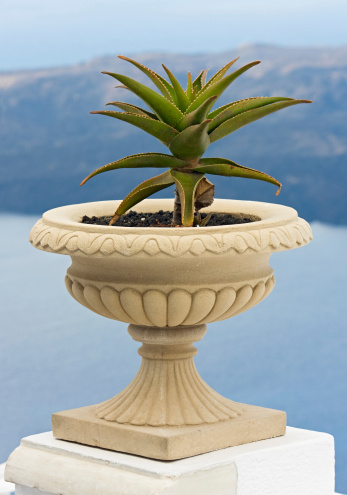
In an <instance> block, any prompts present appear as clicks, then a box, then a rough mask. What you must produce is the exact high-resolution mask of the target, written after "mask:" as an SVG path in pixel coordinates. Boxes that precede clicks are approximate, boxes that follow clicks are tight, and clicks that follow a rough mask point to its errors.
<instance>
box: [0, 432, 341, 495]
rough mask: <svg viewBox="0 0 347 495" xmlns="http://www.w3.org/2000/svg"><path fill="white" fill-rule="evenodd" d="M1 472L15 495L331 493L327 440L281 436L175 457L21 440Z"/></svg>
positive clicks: (46, 436) (330, 443) (43, 438)
mask: <svg viewBox="0 0 347 495" xmlns="http://www.w3.org/2000/svg"><path fill="white" fill-rule="evenodd" d="M5 478H6V480H7V481H11V482H13V483H15V484H16V495H82V494H83V495H159V494H160V495H195V494H196V495H333V494H334V440H333V437H332V436H330V435H328V434H326V433H317V432H312V431H307V430H299V429H297V428H288V429H287V434H286V435H285V436H284V437H279V438H273V439H270V440H262V441H259V442H255V443H251V444H247V445H241V446H238V447H230V448H227V449H223V450H218V451H215V452H211V453H208V454H202V455H198V456H195V457H191V458H188V459H182V460H178V461H155V460H152V459H146V458H143V457H137V456H134V455H130V454H122V453H118V452H112V451H108V450H102V449H99V448H96V447H88V446H85V445H80V444H76V443H70V442H66V441H63V440H57V439H55V438H53V436H52V433H42V434H40V435H34V436H31V437H27V438H24V439H23V440H22V442H21V445H20V447H18V448H17V449H16V450H15V451H14V452H13V453H12V454H11V456H10V458H9V460H8V462H7V467H6V473H5Z"/></svg>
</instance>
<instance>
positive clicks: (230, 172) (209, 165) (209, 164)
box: [193, 158, 282, 195]
mask: <svg viewBox="0 0 347 495" xmlns="http://www.w3.org/2000/svg"><path fill="white" fill-rule="evenodd" d="M193 170H194V171H195V172H200V173H201V174H212V175H223V176H224V177H243V178H245V179H258V180H263V181H265V182H270V183H271V184H274V185H276V186H278V190H277V192H276V195H277V194H279V193H280V190H281V187H282V184H281V183H280V182H279V181H278V180H277V179H275V178H274V177H271V175H268V174H265V173H264V172H260V171H259V170H255V169H253V168H249V167H244V166H243V165H238V164H237V163H235V162H232V161H231V160H227V159H226V158H201V160H200V161H199V164H198V165H196V166H195V167H194V168H193Z"/></svg>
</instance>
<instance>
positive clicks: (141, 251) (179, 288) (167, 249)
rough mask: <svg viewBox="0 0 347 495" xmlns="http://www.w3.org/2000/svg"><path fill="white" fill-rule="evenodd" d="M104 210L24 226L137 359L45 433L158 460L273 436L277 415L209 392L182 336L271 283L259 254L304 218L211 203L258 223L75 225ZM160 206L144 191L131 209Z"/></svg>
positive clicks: (84, 207)
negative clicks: (125, 338) (127, 339)
mask: <svg viewBox="0 0 347 495" xmlns="http://www.w3.org/2000/svg"><path fill="white" fill-rule="evenodd" d="M118 204H119V202H118ZM116 206H117V202H115V201H105V202H98V203H87V204H80V205H71V206H64V207H61V208H56V209H54V210H50V211H48V212H46V213H45V214H44V215H43V217H42V219H41V220H39V221H38V222H37V223H36V225H35V226H34V228H33V229H32V231H31V234H30V242H31V243H32V244H33V246H35V247H36V248H38V249H42V250H45V251H49V252H52V253H59V254H66V255H70V256H71V260H72V264H71V266H70V268H69V269H68V270H67V274H66V278H65V283H66V287H67V289H68V291H69V293H70V294H71V295H72V297H74V298H75V299H76V300H77V301H78V302H79V303H80V304H82V305H83V306H85V307H87V308H88V309H90V310H92V311H94V312H96V313H98V314H100V315H102V316H105V317H107V318H111V319H114V320H119V321H123V322H125V323H128V324H130V325H129V330H128V331H129V333H130V335H131V337H132V338H133V339H134V340H136V341H139V342H141V343H142V347H141V348H140V349H139V354H140V355H141V356H142V364H141V367H140V370H139V372H138V374H137V376H136V377H135V378H134V380H133V381H132V382H131V383H130V384H129V385H128V387H126V388H125V389H124V390H123V391H122V392H121V393H120V394H118V395H116V396H115V397H113V398H110V399H109V400H107V401H106V402H104V403H102V404H98V405H92V406H87V407H82V408H79V409H74V410H71V411H63V412H59V413H55V414H53V434H54V436H56V437H58V438H61V439H65V440H70V441H74V442H79V443H84V444H87V445H93V446H98V447H102V448H106V449H112V450H118V451H121V452H127V453H132V454H137V455H142V456H146V457H151V458H155V459H163V460H170V459H179V458H183V457H188V456H191V455H196V454H201V453H205V452H209V451H212V450H216V449H220V448H225V447H230V446H234V445H240V444H243V443H248V442H252V441H257V440H262V439H266V438H271V437H275V436H280V435H283V434H284V433H285V429H286V415H285V413H284V412H282V411H275V410H272V409H266V408H262V407H258V406H250V405H246V404H239V403H236V402H233V401H232V400H229V399H226V398H224V397H222V396H221V395H219V394H218V393H216V392H215V391H214V390H213V389H212V388H210V387H209V386H208V385H207V384H206V383H205V382H204V381H203V380H202V379H201V377H200V376H199V374H198V372H197V370H196V368H195V365H194V361H193V356H194V355H195V354H196V352H197V351H196V349H195V347H194V346H193V345H192V344H193V342H196V341H198V340H201V339H202V337H203V336H204V334H205V332H206V324H207V323H210V322H214V321H221V320H225V319H227V318H230V317H232V316H235V315H237V314H240V313H242V312H244V311H246V310H248V309H250V308H252V307H253V306H255V305H256V304H258V303H259V302H260V301H262V300H263V299H264V298H265V297H266V296H267V295H268V294H269V293H270V292H271V291H272V289H273V287H274V284H275V279H274V276H273V270H272V268H271V267H270V265H269V258H270V256H271V254H272V253H273V252H275V251H284V250H287V249H293V248H296V247H300V246H303V245H305V244H307V243H308V242H309V241H310V240H311V238H312V237H311V229H310V227H309V225H308V224H307V222H305V221H304V220H302V219H300V218H298V215H297V213H296V211H295V210H293V209H292V208H289V207H285V206H281V205H274V204H268V203H258V202H248V201H231V200H215V202H214V203H213V205H212V207H210V208H209V209H207V210H210V211H214V212H223V213H244V214H248V215H253V216H256V217H258V218H260V220H259V221H255V222H252V223H247V224H237V225H227V226H221V227H192V228H170V227H167V228H162V227H161V228H156V227H138V228H130V227H108V226H98V225H88V224H83V223H81V219H82V217H83V215H89V216H92V215H96V216H102V215H112V214H113V212H114V210H115V207H116ZM172 208H173V201H172V200H153V199H151V200H145V201H143V202H142V203H140V204H139V205H137V207H136V208H135V209H136V210H137V211H141V212H155V211H158V210H161V209H162V210H172ZM207 210H206V211H207Z"/></svg>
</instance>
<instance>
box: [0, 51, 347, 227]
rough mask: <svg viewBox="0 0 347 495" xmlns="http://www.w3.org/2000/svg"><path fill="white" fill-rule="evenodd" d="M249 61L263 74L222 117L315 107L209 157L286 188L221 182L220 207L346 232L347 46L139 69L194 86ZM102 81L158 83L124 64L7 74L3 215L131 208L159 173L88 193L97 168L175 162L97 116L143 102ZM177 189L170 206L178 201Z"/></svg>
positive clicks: (236, 139) (103, 61)
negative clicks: (117, 205) (148, 156)
mask: <svg viewBox="0 0 347 495" xmlns="http://www.w3.org/2000/svg"><path fill="white" fill-rule="evenodd" d="M237 56H240V60H239V62H237V67H240V66H241V65H244V64H246V63H248V62H250V61H253V60H261V61H262V63H261V64H260V65H258V66H257V67H255V68H253V69H251V70H250V71H248V72H247V73H246V74H244V75H242V76H241V77H240V78H239V79H237V80H236V81H235V82H234V83H233V84H232V85H231V86H230V88H228V90H227V91H226V92H225V95H224V96H223V98H220V100H219V101H218V106H220V105H222V104H224V103H226V102H228V101H233V100H237V99H241V98H248V97H251V96H271V95H279V96H289V97H294V98H307V99H312V100H313V101H314V103H313V104H312V105H298V106H297V107H293V108H290V109H287V110H285V111H281V112H279V113H277V114H274V115H271V116H268V117H266V118H264V119H262V120H260V121H258V122H255V123H253V124H250V125H249V126H247V127H244V128H242V129H240V130H239V131H237V132H235V133H233V134H231V135H230V136H229V137H227V138H225V139H224V140H221V141H218V142H217V143H214V144H213V145H211V147H210V148H209V150H208V151H209V155H210V156H221V157H225V158H230V159H232V160H234V161H236V162H238V163H240V164H242V165H246V166H250V167H253V168H257V169H259V170H263V171H264V172H267V173H269V174H271V175H273V176H275V177H276V178H277V179H279V180H280V181H281V182H282V183H283V186H284V187H283V190H282V192H281V194H280V196H279V197H276V196H275V195H274V193H275V188H274V186H272V185H270V184H265V183H260V182H259V181H250V180H244V179H229V180H223V179H217V180H215V178H213V182H214V183H215V184H216V195H217V196H218V197H226V198H235V199H250V200H259V201H267V202H280V203H283V204H286V205H289V206H293V207H294V208H296V209H298V211H299V213H300V215H301V216H304V217H305V218H307V219H308V220H320V221H323V222H329V223H336V224H347V217H346V215H345V210H346V206H347V205H346V184H347V168H346V161H347V160H346V159H347V129H346V116H347V46H346V47H340V48H324V47H322V48H285V47H277V46H262V45H243V46H241V47H240V48H238V49H237V50H232V51H229V52H225V53H215V54H197V55H174V54H159V53H155V54H137V55H131V57H133V58H134V59H136V60H139V61H140V62H142V63H144V64H145V65H147V66H149V67H151V68H153V69H154V70H156V71H158V72H160V73H162V72H161V71H162V69H161V63H162V62H164V63H165V64H166V65H167V66H169V68H171V69H172V70H173V71H174V72H175V74H177V75H178V77H179V78H180V79H181V81H182V82H185V79H186V74H187V72H188V70H191V71H192V72H193V75H194V74H195V75H197V74H198V73H199V72H200V70H201V69H203V68H210V69H211V71H210V74H213V73H214V72H215V71H217V70H218V69H219V68H220V67H222V66H223V65H224V64H225V63H227V62H228V61H229V60H232V59H233V58H236V57H237ZM102 70H107V71H111V72H121V73H125V74H128V75H130V76H131V77H137V78H139V79H140V80H141V81H143V82H145V81H148V79H147V78H146V76H145V75H144V74H142V73H141V72H140V71H139V70H138V69H136V68H135V67H133V66H132V65H130V64H128V63H126V62H124V61H122V60H120V59H118V58H117V57H101V58H97V59H93V60H91V61H89V62H86V63H83V64H78V65H76V66H71V67H62V68H53V69H47V70H29V71H17V72H7V73H0V95H1V98H0V142H1V147H0V163H1V169H2V174H1V175H0V210H2V211H14V212H27V213H41V212H42V211H44V210H46V209H49V208H53V207H56V206H59V205H62V204H67V203H81V202H84V201H94V200H102V199H112V198H114V199H119V198H122V197H124V196H125V195H126V194H127V193H128V192H129V190H130V189H131V188H133V187H134V186H135V185H136V183H137V182H138V180H144V179H145V178H147V177H150V176H151V172H152V171H149V170H147V171H146V170H145V171H143V170H141V171H140V172H137V171H136V170H133V171H131V173H128V172H127V171H123V170H120V171H115V172H110V173H108V174H105V175H100V176H98V177H96V178H95V179H93V180H92V181H90V182H89V183H87V184H86V185H85V186H83V188H80V187H79V183H80V182H81V180H82V179H83V178H84V177H85V176H86V175H87V174H88V173H89V172H91V171H92V170H94V169H95V168H97V167H99V166H101V165H103V164H106V163H108V162H110V161H114V160H116V159H118V158H121V157H123V156H126V155H128V154H133V153H141V152H146V151H163V152H167V151H166V149H165V148H164V146H161V145H160V143H158V142H156V140H155V139H154V138H151V137H150V136H147V135H146V134H145V133H143V132H142V131H139V130H137V129H135V128H133V127H132V126H130V125H129V124H126V123H122V122H119V121H116V120H115V119H109V118H106V117H101V116H95V115H93V116H91V115H89V112H90V111H91V110H98V109H99V110H100V109H103V108H104V104H105V103H106V102H108V101H112V100H113V101H114V100H123V101H124V100H125V101H129V102H135V101H136V98H135V97H134V96H133V95H132V94H131V93H129V92H127V91H126V90H123V89H114V86H115V85H116V81H115V80H113V79H111V78H110V77H108V76H105V75H101V74H100V72H101V71H102ZM172 194H173V192H172V191H171V190H167V191H164V193H163V194H162V196H168V195H170V196H171V195H172Z"/></svg>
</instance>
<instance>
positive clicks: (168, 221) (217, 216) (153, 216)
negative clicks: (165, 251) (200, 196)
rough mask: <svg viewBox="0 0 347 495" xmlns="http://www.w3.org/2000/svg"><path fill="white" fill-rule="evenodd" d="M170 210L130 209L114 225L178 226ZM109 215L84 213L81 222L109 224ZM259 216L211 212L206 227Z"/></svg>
mask: <svg viewBox="0 0 347 495" xmlns="http://www.w3.org/2000/svg"><path fill="white" fill-rule="evenodd" d="M206 216H207V214H206V213H202V214H201V219H202V220H203V219H204V218H205V217H206ZM172 217H173V212H172V211H163V210H160V211H157V212H155V213H137V212H136V211H132V210H130V211H129V213H127V214H126V215H122V216H120V217H119V219H118V220H117V222H116V223H115V224H114V225H113V226H114V227H179V226H178V225H173V224H172ZM111 218H112V217H111V216H104V217H88V216H87V215H84V217H83V218H82V223H88V224H94V225H109V223H110V221H111ZM259 220H260V218H259V217H257V216H255V215H247V214H246V213H233V214H230V213H212V215H211V218H210V220H209V221H208V224H207V225H206V227H215V226H219V225H234V224H240V223H250V222H257V221H259Z"/></svg>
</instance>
